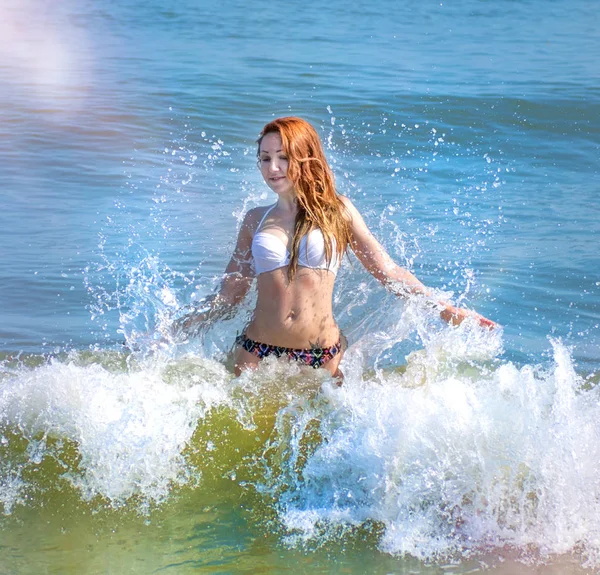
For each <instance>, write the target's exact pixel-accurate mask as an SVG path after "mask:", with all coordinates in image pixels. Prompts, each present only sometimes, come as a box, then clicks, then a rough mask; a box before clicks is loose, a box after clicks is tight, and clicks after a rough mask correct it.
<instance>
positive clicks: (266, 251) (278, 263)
mask: <svg viewBox="0 0 600 575" xmlns="http://www.w3.org/2000/svg"><path fill="white" fill-rule="evenodd" d="M274 207H275V205H273V206H271V207H270V208H269V209H268V210H267V211H266V212H265V215H264V216H263V217H262V219H261V220H260V223H259V224H258V226H257V227H256V230H257V231H256V233H255V234H254V237H253V238H252V257H253V258H254V270H255V271H256V274H257V275H260V274H263V273H265V272H270V271H273V270H276V269H277V268H282V267H285V266H287V265H289V263H290V252H289V251H288V249H287V246H286V245H285V244H284V243H283V241H282V240H281V239H280V238H279V237H277V236H276V235H275V234H270V233H269V232H262V231H260V227H261V226H262V225H263V222H264V221H265V219H266V217H267V216H268V215H269V213H270V212H271V210H272V209H273V208H274ZM299 248H300V253H299V254H298V265H300V266H303V267H306V268H311V269H320V270H328V271H330V272H331V273H332V274H333V275H336V274H337V271H338V269H339V267H340V258H339V257H338V254H337V252H336V250H335V248H336V242H335V239H334V240H332V245H331V249H332V254H331V262H330V263H329V265H327V258H326V257H325V238H324V237H323V232H321V230H319V229H313V230H311V231H310V232H309V233H308V234H307V235H305V236H304V237H303V238H302V239H301V240H300V246H299Z"/></svg>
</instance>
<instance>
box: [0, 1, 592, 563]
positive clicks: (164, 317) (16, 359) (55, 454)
mask: <svg viewBox="0 0 600 575" xmlns="http://www.w3.org/2000/svg"><path fill="white" fill-rule="evenodd" d="M599 18H600V16H599V15H598V12H597V10H595V9H594V7H593V6H592V5H590V4H588V3H585V2H569V3H567V2H560V1H558V2H554V3H550V4H548V3H543V4H542V3H537V2H534V1H531V0H530V1H528V2H523V3H514V2H508V1H502V2H496V3H486V2H475V1H473V2H465V3H461V4H460V5H456V6H455V5H452V6H450V5H446V3H439V2H438V3H425V4H422V5H420V6H419V7H417V6H416V5H414V6H413V5H412V4H410V3H405V4H402V3H401V4H398V3H391V2H381V3H379V4H377V5H370V6H368V7H365V6H358V5H348V4H347V3H340V2H337V1H336V2H331V3H329V4H328V5H327V6H316V5H315V6H310V5H299V4H297V3H295V2H291V3H285V4H281V5H277V6H274V7H271V6H270V7H266V6H258V5H257V6H254V7H249V6H247V5H244V3H241V2H239V3H235V2H232V3H230V5H228V6H227V7H226V8H223V7H216V6H215V7H212V6H209V5H208V3H207V4H206V5H204V3H197V2H186V1H183V2H179V3H178V4H177V6H173V7H164V6H162V5H160V6H159V5H157V4H155V3H152V2H135V1H130V2H125V3H120V4H119V5H113V4H112V3H109V2H105V1H104V0H102V1H100V2H79V3H75V2H63V3H60V5H58V6H56V5H55V4H54V3H49V2H48V3H47V2H43V1H42V0H35V1H34V0H27V1H23V2H17V1H16V0H15V1H10V2H9V3H7V4H4V5H3V6H2V7H0V35H1V37H2V43H1V44H0V104H1V107H0V109H1V112H0V118H1V120H2V121H1V123H0V125H1V128H0V167H1V168H2V173H3V188H2V199H3V200H4V201H3V203H2V208H3V209H2V211H1V212H0V230H1V231H2V234H3V236H2V240H3V241H2V242H1V243H0V254H1V262H2V266H1V267H0V281H1V284H2V290H1V291H0V320H1V321H0V330H1V331H0V333H1V334H2V339H1V341H0V354H1V359H2V361H1V365H0V453H1V457H0V512H1V515H0V572H6V573H41V572H49V573H52V572H56V573H126V572H131V573H149V572H158V571H165V572H172V573H188V572H190V573H191V572H205V573H245V572H247V573H256V572H263V573H286V572H290V571H294V572H297V573H336V572H340V573H342V572H344V573H346V572H352V573H364V572H369V573H382V574H383V573H406V574H408V573H419V574H427V575H429V574H438V573H478V572H480V573H494V574H515V573H517V574H520V573H527V574H529V573H545V574H550V573H553V574H559V573H560V574H565V573H569V574H571V573H592V572H596V571H598V570H599V569H600V555H599V554H600V519H599V518H600V509H598V501H600V475H599V473H598V470H597V461H598V460H599V456H600V453H599V450H600V447H599V446H600V441H599V439H600V428H599V426H600V424H599V423H598V422H599V421H600V407H599V406H600V401H599V400H600V398H599V397H598V389H597V383H598V368H599V366H600V354H599V353H598V349H599V344H600V331H599V324H600V272H599V270H600V265H599V264H600V261H599V258H598V249H597V248H598V239H597V238H598V233H599V232H600V229H599V227H600V226H599V224H598V221H600V209H599V207H598V197H599V192H600V177H599V175H598V157H600V154H599V148H600V142H599V137H598V134H599V133H600V121H599V118H600V93H599V91H598V85H599V84H598V80H599V77H598V76H599V72H598V67H597V61H598V56H600V48H599V41H598V40H599V39H598V32H597V31H598V30H599V29H600V22H599V21H598V20H599ZM290 113H292V114H297V115H301V116H303V117H306V118H307V119H309V120H310V121H312V122H313V123H314V124H315V126H316V127H317V128H318V130H319V132H320V134H321V136H322V138H323V141H324V143H325V146H326V149H327V153H328V157H329V158H330V161H331V164H332V167H333V169H334V172H335V175H336V181H337V185H338V188H339V191H340V192H341V193H344V194H346V195H348V196H349V197H351V198H352V200H353V201H354V203H355V204H356V205H357V206H358V207H359V209H360V210H361V212H362V213H363V214H364V216H365V219H366V220H367V222H368V223H369V225H370V227H371V229H372V230H373V231H374V233H375V234H376V235H377V237H378V238H379V239H380V240H381V241H382V243H383V244H384V245H385V246H386V248H387V249H388V251H389V252H390V253H391V254H392V255H393V257H394V258H395V259H396V260H397V261H398V262H399V263H400V264H401V265H403V266H406V267H408V268H409V269H411V270H412V271H414V272H415V273H416V274H417V275H418V277H419V278H420V279H422V280H423V281H424V282H425V283H426V284H428V285H430V286H432V287H434V288H436V289H437V290H439V291H440V292H441V293H443V294H445V295H447V296H448V297H452V298H453V299H454V301H456V302H458V303H460V304H462V305H466V306H470V307H473V308H475V309H477V310H478V311H480V312H481V313H483V314H484V315H486V316H488V317H491V318H493V319H494V320H496V321H498V322H499V323H500V324H501V325H502V328H501V329H499V330H496V331H494V332H485V331H482V330H480V329H479V328H478V327H477V326H475V325H472V324H469V323H466V324H463V326H461V327H460V328H451V327H448V326H446V325H444V324H442V322H441V321H440V320H439V318H437V317H436V316H435V314H434V313H433V311H432V310H430V309H428V308H427V307H426V306H424V305H422V302H419V301H411V302H404V301H401V300H398V299H397V298H395V297H394V296H392V295H390V294H387V293H386V292H385V290H384V289H383V288H381V286H379V285H378V284H377V282H376V281H375V280H373V279H372V278H370V277H369V276H368V275H367V274H366V273H365V272H364V270H362V269H361V267H360V264H359V263H358V262H357V260H356V259H355V258H354V257H353V256H352V255H350V257H349V258H348V259H347V261H345V262H344V265H343V267H342V270H341V272H340V275H339V279H338V283H337V289H336V293H335V301H334V306H335V311H336V316H337V318H338V321H339V324H340V326H341V327H342V329H343V331H344V332H345V334H346V335H347V336H348V340H349V343H350V347H349V349H348V352H347V354H346V355H345V357H344V360H343V362H342V368H343V371H344V373H345V382H344V385H343V386H342V387H338V386H336V385H335V384H334V383H333V382H332V381H331V380H330V379H329V378H328V377H327V375H326V374H325V373H321V372H314V371H313V370H308V371H307V370H305V369H300V368H299V367H298V366H295V365H288V364H285V363H283V364H282V363H278V362H276V361H266V362H264V363H263V365H261V367H260V369H259V370H258V371H257V372H255V373H249V374H244V375H243V376H241V377H240V378H234V377H233V375H232V372H231V362H230V358H229V350H230V349H231V346H232V342H233V338H234V336H235V333H236V332H238V331H240V330H241V329H242V328H243V326H244V324H245V322H246V321H247V319H248V317H249V315H250V313H251V310H252V303H253V298H254V297H255V294H253V293H252V294H250V296H249V298H248V301H246V302H245V303H244V304H243V305H242V306H241V308H240V310H239V311H238V313H237V314H236V316H235V317H233V318H230V319H228V320H226V321H223V322H221V323H219V324H217V325H215V326H213V327H212V328H211V329H210V330H208V331H207V332H206V333H203V334H202V337H199V338H196V339H193V340H191V341H188V342H177V341H172V340H170V339H169V338H168V337H165V334H166V333H167V326H168V325H169V323H170V321H171V320H172V318H174V317H177V313H178V311H177V310H179V309H180V308H181V307H182V306H185V305H187V304H190V303H192V302H193V301H195V300H197V299H199V298H201V297H203V296H204V295H206V294H208V293H210V292H211V291H212V290H213V289H214V288H215V286H216V285H217V284H218V282H219V279H220V277H221V273H222V270H223V268H224V266H225V264H226V262H227V259H228V257H229V254H230V252H231V249H232V247H233V244H234V241H235V235H236V232H237V229H238V227H239V224H240V221H241V218H242V217H243V215H244V213H245V212H246V211H247V210H248V209H249V208H251V207H253V206H256V205H266V204H268V203H271V202H273V201H274V198H273V196H272V195H270V193H269V192H268V190H267V189H266V187H265V186H264V184H263V183H262V182H261V178H260V174H259V173H258V171H257V170H256V168H255V161H254V154H255V144H254V140H255V138H256V135H257V134H258V132H259V131H260V128H261V127H262V125H263V124H264V123H265V122H266V121H267V120H269V119H270V118H271V117H273V116H278V115H282V114H290Z"/></svg>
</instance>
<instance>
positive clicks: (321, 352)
mask: <svg viewBox="0 0 600 575" xmlns="http://www.w3.org/2000/svg"><path fill="white" fill-rule="evenodd" d="M235 343H236V345H239V346H240V347H243V348H244V349H245V350H246V351H248V352H250V353H251V354H253V355H255V356H256V357H258V358H259V359H262V358H263V357H267V356H269V355H274V356H275V357H287V358H288V359H291V360H293V361H298V362H300V363H302V364H304V365H309V366H310V367H314V368H315V369H317V368H319V367H321V366H323V365H324V364H326V363H327V362H328V361H330V360H332V359H333V358H334V357H335V356H336V355H337V354H338V353H340V351H341V349H342V342H341V337H340V340H338V342H337V343H336V344H335V345H332V346H331V347H311V348H310V349H295V348H293V347H281V346H279V345H271V344H269V343H261V342H259V341H254V340H253V339H250V338H249V337H246V336H245V334H242V335H238V336H237V337H236V338H235Z"/></svg>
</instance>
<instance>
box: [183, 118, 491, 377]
mask: <svg viewBox="0 0 600 575" xmlns="http://www.w3.org/2000/svg"><path fill="white" fill-rule="evenodd" d="M258 165H259V168H260V171H261V174H262V176H263V178H264V180H265V182H266V184H267V185H268V186H269V187H270V188H271V190H273V191H274V192H275V194H276V195H277V202H276V203H275V204H273V205H272V206H269V207H266V208H265V207H257V208H254V209H251V210H250V211H249V212H248V213H247V214H246V216H245V218H244V221H243V222H242V225H241V228H240V231H239V235H238V239H237V243H236V246H235V250H234V252H233V255H232V257H231V260H230V261H229V264H228V265H227V268H226V270H225V275H224V278H223V281H222V282H221V286H220V289H219V290H218V292H217V293H215V294H214V295H213V296H211V297H210V298H207V299H206V300H204V302H203V307H202V308H198V309H196V310H195V311H193V312H191V313H188V314H187V315H185V316H183V317H182V318H180V319H179V320H178V321H177V322H176V323H175V324H174V329H175V331H176V332H178V333H181V332H183V333H185V334H188V335H190V334H193V333H194V332H196V331H197V330H198V329H199V328H200V327H201V326H202V325H204V324H206V323H207V322H211V321H213V320H215V319H218V318H219V317H223V316H225V315H228V314H229V313H230V312H231V311H232V309H233V308H235V306H237V305H238V304H239V303H240V302H241V301H242V300H243V299H244V297H245V296H246V294H247V293H248V290H249V289H250V287H251V285H252V282H253V280H254V278H256V281H257V303H256V309H255V310H254V314H253V317H252V319H251V321H250V323H248V325H247V326H246V328H245V330H244V333H243V334H242V335H240V336H238V337H237V338H236V341H235V343H236V345H235V357H234V363H235V373H236V375H239V374H240V373H241V372H242V371H243V370H245V369H248V368H254V367H256V366H257V365H258V363H259V362H260V360H261V359H262V358H264V357H267V356H270V355H275V356H277V357H286V358H288V359H290V360H294V361H298V362H300V363H302V364H305V365H309V366H311V367H314V368H324V369H326V370H328V371H329V372H331V374H332V375H334V376H340V375H341V373H340V372H339V370H338V366H339V363H340V360H341V359H342V355H343V350H344V341H343V340H344V338H343V336H342V335H341V334H340V330H339V327H338V326H337V324H336V321H335V319H334V317H333V310H332V300H333V288H334V283H335V278H336V274H337V271H338V268H339V265H340V262H341V259H342V256H343V254H344V252H345V251H346V249H347V247H348V246H350V248H351V249H352V251H353V252H354V253H355V254H356V256H357V257H358V259H359V261H360V262H361V263H362V264H363V266H364V267H365V268H366V269H367V270H368V271H369V272H370V273H371V274H373V276H374V277H376V278H377V279H378V280H379V281H380V282H381V283H383V284H384V285H385V286H387V287H388V288H389V289H391V290H393V291H394V292H396V293H398V294H399V295H404V296H410V295H413V294H414V295H421V296H424V297H425V298H430V297H431V293H430V290H429V289H428V288H426V287H425V286H424V285H423V284H422V283H421V282H420V281H419V280H418V279H417V278H416V277H415V276H414V275H413V274H411V273H410V272H408V271H407V270H405V269H403V268H401V267H399V266H398V265H396V264H395V263H394V262H393V261H392V259H391V258H390V256H389V255H388V254H387V253H386V251H385V250H384V249H383V247H382V246H381V245H380V244H379V242H378V241H377V240H376V239H375V237H374V236H373V235H372V234H371V232H370V231H369V229H368V228H367V226H366V224H365V222H364V220H363V218H362V216H361V215H360V213H359V212H358V210H357V209H356V208H355V207H354V205H353V204H352V202H351V201H350V200H349V199H348V198H346V197H344V196H340V195H338V194H337V193H336V190H335V185H334V180H333V174H332V172H331V169H330V168H329V165H328V163H327V160H326V159H325V155H324V153H323V148H322V146H321V142H320V140H319V136H318V135H317V132H316V131H315V129H314V128H313V127H312V126H311V125H310V124H309V123H308V122H306V121H305V120H302V119H301V118H295V117H287V118H279V119H277V120H273V121H272V122H269V123H268V124H267V125H266V126H265V127H264V128H263V130H262V132H261V134H260V137H259V139H258ZM431 303H432V304H434V305H435V306H436V307H438V309H439V310H440V316H441V317H442V318H443V319H444V320H445V321H447V322H450V323H452V324H455V325H456V324H459V323H461V322H462V321H463V320H464V319H465V318H467V317H474V318H475V319H476V320H477V321H478V322H479V323H480V324H481V325H482V326H484V327H488V328H493V327H494V326H495V324H494V322H492V321H490V320H488V319H486V318H484V317H483V316H481V315H479V314H477V313H476V312H473V311H470V310H466V309H463V308H457V307H454V306H453V305H451V304H450V303H448V302H445V301H431Z"/></svg>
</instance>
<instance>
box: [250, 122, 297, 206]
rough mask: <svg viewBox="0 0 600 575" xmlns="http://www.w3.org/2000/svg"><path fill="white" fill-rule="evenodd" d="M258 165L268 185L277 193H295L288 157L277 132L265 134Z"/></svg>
mask: <svg viewBox="0 0 600 575" xmlns="http://www.w3.org/2000/svg"><path fill="white" fill-rule="evenodd" d="M258 165H259V167H260V172H261V174H262V177H263V178H264V179H265V182H266V183H267V186H269V188H271V189H272V190H273V191H274V192H275V193H276V194H278V195H282V194H294V184H293V183H292V182H291V181H290V180H288V178H287V170H288V159H287V156H286V155H285V153H284V151H283V145H282V143H281V136H280V135H279V134H278V133H277V132H269V133H268V134H265V135H264V136H263V139H262V140H261V142H260V149H259V152H258Z"/></svg>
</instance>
